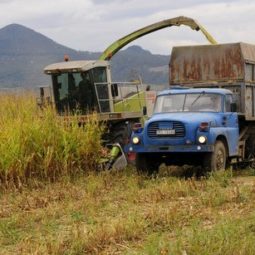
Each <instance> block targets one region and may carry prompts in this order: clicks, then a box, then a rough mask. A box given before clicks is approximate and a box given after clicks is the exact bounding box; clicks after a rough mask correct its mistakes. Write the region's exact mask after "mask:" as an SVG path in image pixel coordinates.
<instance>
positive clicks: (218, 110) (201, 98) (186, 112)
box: [129, 88, 239, 171]
mask: <svg viewBox="0 0 255 255" xmlns="http://www.w3.org/2000/svg"><path fill="white" fill-rule="evenodd" d="M235 111H236V107H235V103H234V99H233V95H232V92H231V91H230V90H226V89H210V88H207V89H182V88H179V89H169V90H165V91H163V92H161V93H159V94H158V96H157V98H156V102H155V106H154V113H153V115H152V116H151V118H150V119H149V120H148V121H147V122H146V123H145V126H144V128H143V129H142V128H140V129H138V130H136V131H134V132H133V135H132V139H131V141H132V144H131V145H130V147H129V151H135V152H136V153H137V159H136V162H137V167H138V168H139V169H140V168H142V170H145V169H147V170H148V168H149V170H150V168H151V171H152V170H155V169H157V168H158V167H159V165H160V164H161V163H165V164H166V165H171V164H175V165H176V164H177V165H183V164H195V165H197V164H200V165H201V164H202V165H204V166H205V167H206V168H213V169H219V168H225V167H226V164H227V160H226V159H227V156H228V157H233V156H236V155H237V154H238V137H239V126H238V115H237V112H235ZM210 155H211V158H210Z"/></svg>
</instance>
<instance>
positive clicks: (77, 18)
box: [0, 0, 255, 54]
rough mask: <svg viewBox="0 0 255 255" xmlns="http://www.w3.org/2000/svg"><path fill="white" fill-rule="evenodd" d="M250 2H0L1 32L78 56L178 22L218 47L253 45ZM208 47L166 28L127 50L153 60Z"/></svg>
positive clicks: (182, 30) (183, 31) (184, 31)
mask: <svg viewBox="0 0 255 255" xmlns="http://www.w3.org/2000/svg"><path fill="white" fill-rule="evenodd" d="M254 13H255V1H254V0H253V1H252V0H229V1H227V0H225V1H221V0H183V1H181V0H179V1H177V0H154V1H149V0H139V1H138V0H43V1H42V0H22V1H21V0H0V14H1V19H0V28H2V27H4V26H6V25H9V24H12V23H17V24H21V25H24V26H27V27H29V28H31V29H34V30H35V31H37V32H40V33H42V34H44V35H46V36H47V37H49V38H51V39H53V40H54V41H56V42H58V43H60V44H63V45H65V46H68V47H70V48H73V49H76V50H81V51H93V52H95V51H103V50H104V49H106V48H107V46H109V45H110V44H111V43H112V42H114V41H115V40H117V39H119V38H121V37H123V36H125V35H127V34H128V33H131V32H133V31H135V30H137V29H140V28H142V27H144V26H147V25H150V24H152V23H155V22H159V21H161V20H164V19H170V18H174V17H177V16H187V17H190V18H193V19H195V20H197V21H198V22H199V23H200V24H201V25H203V26H204V27H205V28H206V29H207V31H208V32H209V33H210V34H211V35H213V37H214V38H215V39H216V40H217V41H218V42H219V43H228V42H240V41H242V42H247V43H254V44H255V33H254V26H255V15H254ZM196 44H208V42H207V40H206V39H205V37H204V36H203V35H202V33H200V32H196V31H194V30H191V29H190V28H189V27H186V26H181V27H171V28H165V29H163V30H160V31H157V32H154V33H152V34H149V35H146V36H144V37H142V38H140V39H138V40H135V41H134V42H132V43H130V44H129V45H128V46H130V45H139V46H141V47H143V48H144V49H146V50H149V51H151V52H152V53H154V54H170V52H171V48H172V47H173V46H181V45H196Z"/></svg>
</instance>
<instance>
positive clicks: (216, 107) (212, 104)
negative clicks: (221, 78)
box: [154, 92, 222, 113]
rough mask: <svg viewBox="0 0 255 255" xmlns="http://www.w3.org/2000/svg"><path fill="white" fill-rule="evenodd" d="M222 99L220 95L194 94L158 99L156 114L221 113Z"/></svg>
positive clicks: (174, 95) (164, 96) (166, 96)
mask: <svg viewBox="0 0 255 255" xmlns="http://www.w3.org/2000/svg"><path fill="white" fill-rule="evenodd" d="M221 98H222V96H221V95H219V94H212V93H205V92H201V93H192V94H172V95H162V96H158V97H157V101H156V104H155V108H154V113H161V112H207V111H208V112H220V111H221V109H222V107H221Z"/></svg>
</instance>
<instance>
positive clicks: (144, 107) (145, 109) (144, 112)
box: [143, 106, 147, 116]
mask: <svg viewBox="0 0 255 255" xmlns="http://www.w3.org/2000/svg"><path fill="white" fill-rule="evenodd" d="M143 115H144V116H145V115H147V107H146V106H143Z"/></svg>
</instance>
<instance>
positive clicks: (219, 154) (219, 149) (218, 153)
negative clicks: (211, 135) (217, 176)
mask: <svg viewBox="0 0 255 255" xmlns="http://www.w3.org/2000/svg"><path fill="white" fill-rule="evenodd" d="M226 162H227V150H226V146H225V144H224V143H223V142H222V141H220V140H218V141H216V143H215V146H214V151H213V152H212V153H208V154H206V155H205V157H204V168H205V170H206V171H219V170H225V169H226Z"/></svg>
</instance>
